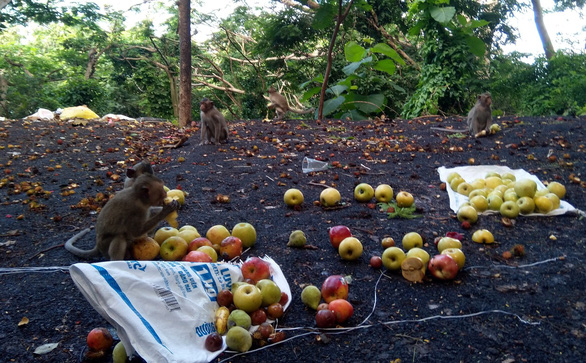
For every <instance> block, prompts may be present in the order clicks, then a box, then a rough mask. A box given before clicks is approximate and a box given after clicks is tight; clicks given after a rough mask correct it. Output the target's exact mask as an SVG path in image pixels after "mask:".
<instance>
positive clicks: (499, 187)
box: [493, 184, 509, 198]
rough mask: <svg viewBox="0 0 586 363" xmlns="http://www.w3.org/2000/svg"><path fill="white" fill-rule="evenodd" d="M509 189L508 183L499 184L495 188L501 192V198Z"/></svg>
mask: <svg viewBox="0 0 586 363" xmlns="http://www.w3.org/2000/svg"><path fill="white" fill-rule="evenodd" d="M507 189H509V186H508V185H504V184H503V185H499V186H498V187H496V188H494V190H493V191H495V192H496V191H498V192H499V193H500V194H501V198H502V197H503V195H505V191H506V190H507Z"/></svg>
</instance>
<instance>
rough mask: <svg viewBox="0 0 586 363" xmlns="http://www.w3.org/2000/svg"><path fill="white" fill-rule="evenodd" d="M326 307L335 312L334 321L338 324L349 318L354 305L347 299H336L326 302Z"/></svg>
mask: <svg viewBox="0 0 586 363" xmlns="http://www.w3.org/2000/svg"><path fill="white" fill-rule="evenodd" d="M328 309H330V310H331V311H333V312H334V314H336V322H337V323H338V324H342V323H344V322H345V321H346V320H348V319H350V317H351V316H352V314H353V313H354V307H352V304H350V303H349V302H348V301H347V300H344V299H336V300H333V301H330V303H329V304H328Z"/></svg>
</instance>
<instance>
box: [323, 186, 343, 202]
mask: <svg viewBox="0 0 586 363" xmlns="http://www.w3.org/2000/svg"><path fill="white" fill-rule="evenodd" d="M340 200H342V196H341V195H340V192H339V191H338V190H337V189H336V188H332V187H329V188H326V189H324V190H322V192H321V193H320V195H319V201H320V203H321V205H322V206H324V207H334V206H336V205H338V204H339V203H340Z"/></svg>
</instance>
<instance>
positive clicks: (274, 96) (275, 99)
mask: <svg viewBox="0 0 586 363" xmlns="http://www.w3.org/2000/svg"><path fill="white" fill-rule="evenodd" d="M269 100H270V101H271V103H269V104H268V105H267V107H268V108H270V109H273V108H274V109H275V120H282V119H283V116H285V114H286V113H287V112H289V111H291V112H295V113H299V114H305V113H311V112H313V109H312V108H310V109H308V110H305V111H303V110H298V109H295V108H291V107H289V104H288V103H287V99H286V98H285V97H283V95H281V94H280V93H279V92H277V90H276V89H275V87H272V86H271V87H269Z"/></svg>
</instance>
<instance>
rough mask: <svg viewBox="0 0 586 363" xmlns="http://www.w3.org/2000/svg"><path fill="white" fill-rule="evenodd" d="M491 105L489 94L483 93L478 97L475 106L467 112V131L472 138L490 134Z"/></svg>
mask: <svg viewBox="0 0 586 363" xmlns="http://www.w3.org/2000/svg"><path fill="white" fill-rule="evenodd" d="M491 104H492V97H491V96H490V93H488V92H486V93H483V94H481V95H479V96H478V99H477V101H476V104H475V105H474V107H472V109H471V110H470V112H468V118H467V120H466V123H467V124H468V131H469V132H470V134H472V135H474V137H479V136H486V135H488V134H490V125H492V110H491V108H490V105H491Z"/></svg>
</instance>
